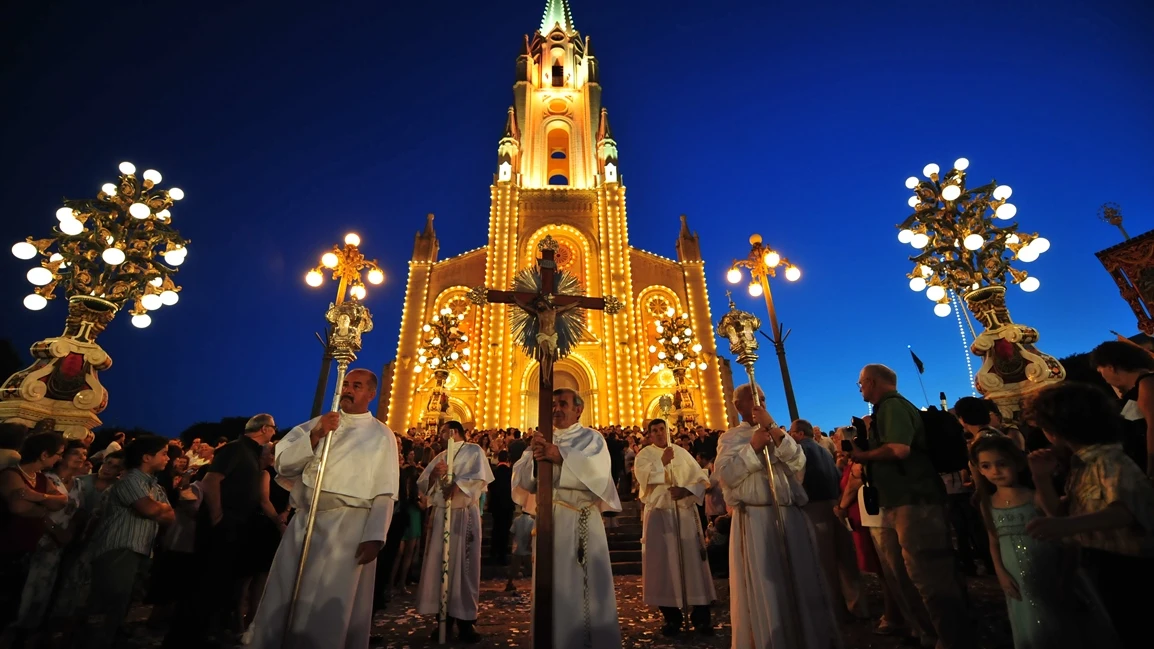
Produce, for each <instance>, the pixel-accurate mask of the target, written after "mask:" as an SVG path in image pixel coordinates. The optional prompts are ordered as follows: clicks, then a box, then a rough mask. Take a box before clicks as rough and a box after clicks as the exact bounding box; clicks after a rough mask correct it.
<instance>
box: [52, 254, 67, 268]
mask: <svg viewBox="0 0 1154 649" xmlns="http://www.w3.org/2000/svg"><path fill="white" fill-rule="evenodd" d="M48 261H64V255H62V254H60V253H58V252H54V253H52V256H51V257H49V258H48ZM62 265H63V266H67V265H68V264H62Z"/></svg>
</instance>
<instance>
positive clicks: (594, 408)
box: [521, 353, 601, 428]
mask: <svg viewBox="0 0 1154 649" xmlns="http://www.w3.org/2000/svg"><path fill="white" fill-rule="evenodd" d="M540 371H541V366H540V364H539V363H538V362H537V361H535V360H534V361H530V362H529V363H528V365H526V366H525V371H524V372H523V373H522V374H521V419H522V421H523V422H526V423H530V425H529V426H527V427H528V428H532V427H534V426H536V424H535V423H532V422H533V419H535V415H536V412H537V403H538V402H537V384H538V381H539V380H540V379H539V376H540ZM562 372H564V373H567V374H569V375H571V376H572V377H573V378H574V379H575V381H576V383H577V392H578V394H580V395H581V398H582V399H584V400H585V412H584V416H583V417H582V420H583V421H582V423H583V424H585V425H586V426H594V425H597V424H598V422H600V421H601V393H600V391H599V390H598V388H597V373H596V372H595V371H594V370H593V366H592V365H591V364H590V363H589V361H588V360H587V359H586V358H585V357H583V356H581V355H580V354H578V353H572V354H569V355H568V356H566V357H565V358H562V359H560V360H558V361H557V362H556V363H554V364H553V375H554V376H555V377H556V376H557V374H559V373H562ZM555 383H556V381H555ZM557 387H569V386H557Z"/></svg>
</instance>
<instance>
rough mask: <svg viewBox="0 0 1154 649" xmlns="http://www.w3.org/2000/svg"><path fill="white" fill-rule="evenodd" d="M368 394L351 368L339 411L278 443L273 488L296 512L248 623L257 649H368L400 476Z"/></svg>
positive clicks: (361, 374)
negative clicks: (312, 514)
mask: <svg viewBox="0 0 1154 649" xmlns="http://www.w3.org/2000/svg"><path fill="white" fill-rule="evenodd" d="M376 395H377V377H376V375H375V374H373V373H372V372H370V371H368V370H363V369H357V370H352V371H350V372H349V373H348V374H347V375H346V376H345V380H344V383H342V385H341V399H340V412H330V413H327V414H325V415H322V416H320V417H317V418H316V419H312V420H310V421H307V422H305V423H303V424H301V425H300V426H297V427H296V428H294V429H292V430H291V431H289V433H288V435H286V436H285V437H284V439H282V440H281V441H280V442H278V443H277V445H276V459H275V460H274V462H275V466H276V471H277V482H279V483H280V484H281V485H282V486H283V487H285V488H286V489H289V491H290V498H291V500H292V506H293V507H295V508H296V509H297V514H298V515H297V516H295V517H294V518H293V520H292V522H291V523H290V524H289V527H288V530H287V531H286V532H285V534H284V537H283V538H282V539H281V543H280V547H279V548H278V549H277V553H276V558H275V559H274V560H273V564H272V568H271V569H270V571H269V576H268V583H267V586H266V587H265V593H264V598H263V599H262V600H261V603H260V607H259V608H258V609H257V612H256V617H255V618H254V619H253V624H252V629H251V631H252V645H253V646H254V647H256V648H257V649H306V648H308V649H311V648H313V647H336V648H341V647H345V648H352V647H367V646H368V645H369V637H370V632H371V630H372V616H373V586H374V581H375V579H376V563H375V562H376V560H377V553H378V552H380V550H381V546H383V545H384V542H385V536H386V533H387V532H388V528H389V522H390V521H391V520H392V518H393V503H394V501H395V500H396V498H397V492H398V486H399V473H400V471H399V468H398V461H397V442H396V439H395V437H394V436H393V431H391V430H389V428H388V426H385V424H383V423H382V422H380V421H378V420H377V419H376V418H375V417H374V416H373V414H372V413H370V412H369V404H371V403H373V400H374V399H375V397H376ZM333 431H336V434H335V435H333V436H332V440H333V441H332V442H331V443H332V448H330V449H329V455H328V460H327V463H326V465H325V473H324V476H323V481H322V485H321V495H320V500H319V503H318V506H317V514H316V522H315V526H314V529H313V536H312V544H311V546H310V547H309V557H308V561H307V562H306V563H305V567H304V576H303V579H302V581H301V588H300V599H299V600H298V601H297V606H296V614H295V616H294V621H293V628H292V629H291V630H290V631H289V632H288V634H287V636H286V634H285V624H286V622H287V619H286V618H287V616H288V612H289V607H290V604H291V600H292V596H293V585H294V583H295V582H296V576H297V569H298V566H299V565H300V557H301V546H302V544H303V543H304V537H305V527H306V524H307V521H308V517H309V516H308V515H309V508H310V507H311V506H312V497H313V489H314V488H315V487H316V477H317V465H318V463H319V461H320V457H321V453H322V451H323V450H324V445H323V444H322V441H323V440H325V438H326V437H328V436H329V435H330V434H332V433H333ZM325 443H328V442H325Z"/></svg>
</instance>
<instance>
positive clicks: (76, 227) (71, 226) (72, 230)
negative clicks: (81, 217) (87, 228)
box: [60, 219, 84, 237]
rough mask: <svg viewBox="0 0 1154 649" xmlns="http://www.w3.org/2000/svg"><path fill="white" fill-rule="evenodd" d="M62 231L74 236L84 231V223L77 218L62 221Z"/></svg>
mask: <svg viewBox="0 0 1154 649" xmlns="http://www.w3.org/2000/svg"><path fill="white" fill-rule="evenodd" d="M60 231H61V232H63V233H64V234H67V235H68V236H70V237H74V236H76V235H78V234H80V233H81V232H84V224H83V223H81V222H80V221H77V220H76V219H68V220H67V221H61V222H60Z"/></svg>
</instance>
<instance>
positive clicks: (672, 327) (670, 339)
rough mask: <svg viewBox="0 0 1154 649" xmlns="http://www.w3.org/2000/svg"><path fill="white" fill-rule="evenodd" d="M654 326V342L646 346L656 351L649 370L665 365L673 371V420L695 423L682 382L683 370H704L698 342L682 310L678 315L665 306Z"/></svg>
mask: <svg viewBox="0 0 1154 649" xmlns="http://www.w3.org/2000/svg"><path fill="white" fill-rule="evenodd" d="M654 327H655V329H656V330H657V336H658V338H657V345H650V346H649V353H650V354H657V360H658V362H657V364H656V365H654V366H653V370H654V371H658V370H663V369H666V368H668V369H669V370H670V371H672V372H673V378H674V380H676V382H677V392H676V394H675V395H674V398H673V403H672V404H670V405H671V406H672V407H674V408H676V409H677V412H678V422H677V423H678V424H679V425H684V426H689V427H693V426H696V425H697V409H696V407H695V406H694V404H693V396H692V395H690V393H689V388H688V386H686V384H685V373H686V372H688V371H689V370H691V369H695V368H696V369H698V370H702V371H704V370H705V368H707V367H709V365H708V364H707V363H706V362H705V361H703V360H699V358H700V354H701V343H699V342H697V341H696V340H695V339H694V334H693V328H692V327H690V326H689V314H688V313H682V314H681V315H680V316H678V315H677V311H675V310H674V309H673V307H668V308H667V309H666V310H665V314H664V316H663V317H659V318H658V320H657V322H656V323H654ZM658 345H660V347H658Z"/></svg>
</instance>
